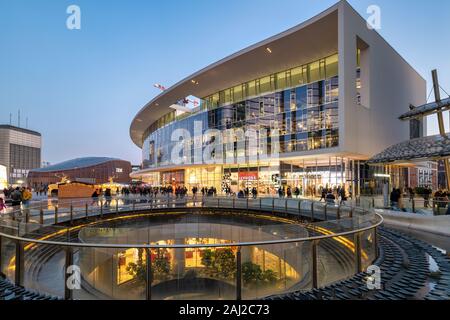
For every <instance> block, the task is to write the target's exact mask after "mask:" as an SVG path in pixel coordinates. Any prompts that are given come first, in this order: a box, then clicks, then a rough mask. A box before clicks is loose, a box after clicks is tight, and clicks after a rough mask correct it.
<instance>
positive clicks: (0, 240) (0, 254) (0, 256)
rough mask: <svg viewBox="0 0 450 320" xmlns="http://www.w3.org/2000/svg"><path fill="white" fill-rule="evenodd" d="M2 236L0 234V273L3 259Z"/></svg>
mask: <svg viewBox="0 0 450 320" xmlns="http://www.w3.org/2000/svg"><path fill="white" fill-rule="evenodd" d="M2 240H3V238H2V236H0V273H1V272H2V270H1V267H2V265H3V261H2Z"/></svg>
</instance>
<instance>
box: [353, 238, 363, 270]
mask: <svg viewBox="0 0 450 320" xmlns="http://www.w3.org/2000/svg"><path fill="white" fill-rule="evenodd" d="M353 237H354V243H355V266H356V273H360V272H362V261H361V233H360V232H357V233H355V234H354V235H353Z"/></svg>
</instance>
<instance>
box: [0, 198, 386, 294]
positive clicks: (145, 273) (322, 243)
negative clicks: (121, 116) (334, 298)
mask: <svg viewBox="0 0 450 320" xmlns="http://www.w3.org/2000/svg"><path fill="white" fill-rule="evenodd" d="M382 222H383V219H382V217H381V216H380V215H378V214H376V213H375V212H373V211H370V210H364V209H361V208H357V207H348V206H344V205H335V204H326V203H320V202H314V201H310V200H306V199H292V198H288V199H286V198H257V199H251V198H249V199H238V198H229V197H203V198H202V197H197V198H192V197H189V198H188V197H185V198H175V197H156V198H150V197H137V198H135V197H117V198H101V199H80V200H59V201H58V200H54V199H49V200H48V201H42V202H38V203H32V204H30V205H29V206H25V207H24V206H22V207H21V208H16V210H11V211H10V212H9V213H7V214H5V215H4V216H3V217H2V219H1V221H0V271H1V272H2V273H3V274H4V275H5V276H6V277H7V278H8V279H10V280H11V281H13V282H15V283H16V284H17V285H22V286H25V287H26V288H28V289H34V290H37V291H39V292H41V293H46V294H52V295H57V296H62V297H65V298H67V299H203V300H205V299H257V298H262V297H265V296H269V295H273V294H282V293H287V292H293V291H299V290H310V289H312V288H317V287H323V286H326V285H328V284H331V283H333V282H336V281H339V280H343V279H346V278H349V277H351V276H353V275H354V274H356V273H359V272H361V271H363V270H365V269H366V268H367V267H368V266H370V265H371V264H372V263H373V262H374V261H375V260H376V258H377V233H376V229H377V227H378V226H379V225H380V224H381V223H382Z"/></svg>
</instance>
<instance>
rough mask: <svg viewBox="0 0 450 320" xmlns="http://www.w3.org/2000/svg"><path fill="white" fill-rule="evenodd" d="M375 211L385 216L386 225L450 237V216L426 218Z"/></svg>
mask: <svg viewBox="0 0 450 320" xmlns="http://www.w3.org/2000/svg"><path fill="white" fill-rule="evenodd" d="M375 211H376V212H377V213H379V214H381V215H382V216H383V218H384V223H385V224H386V225H392V226H399V227H404V228H407V229H412V230H419V231H425V232H430V233H433V234H437V235H441V236H450V216H425V215H420V214H414V213H406V212H398V211H390V210H378V209H377V210H375Z"/></svg>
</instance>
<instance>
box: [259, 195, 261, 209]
mask: <svg viewBox="0 0 450 320" xmlns="http://www.w3.org/2000/svg"><path fill="white" fill-rule="evenodd" d="M261 209H262V198H261V197H260V198H259V210H261Z"/></svg>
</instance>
